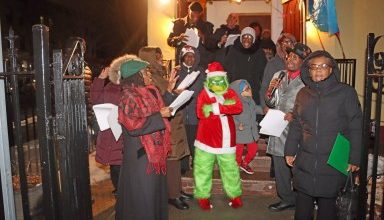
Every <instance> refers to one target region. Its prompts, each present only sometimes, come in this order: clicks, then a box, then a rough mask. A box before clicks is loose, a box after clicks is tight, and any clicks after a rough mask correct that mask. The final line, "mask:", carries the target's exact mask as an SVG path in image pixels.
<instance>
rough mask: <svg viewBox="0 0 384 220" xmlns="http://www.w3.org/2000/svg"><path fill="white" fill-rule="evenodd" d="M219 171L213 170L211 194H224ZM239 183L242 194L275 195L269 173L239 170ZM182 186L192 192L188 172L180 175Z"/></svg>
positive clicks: (192, 183) (274, 188) (191, 177)
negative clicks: (250, 172)
mask: <svg viewBox="0 0 384 220" xmlns="http://www.w3.org/2000/svg"><path fill="white" fill-rule="evenodd" d="M219 177H220V174H219V171H214V174H213V180H212V194H224V191H223V186H222V182H221V179H220V178H219ZM241 183H242V189H243V195H266V196H274V195H276V187H275V181H274V180H273V179H272V178H270V177H269V173H265V172H255V173H254V174H253V175H248V174H246V173H244V172H241ZM182 187H183V190H184V191H185V192H187V193H193V189H194V180H193V175H192V174H191V173H190V174H189V175H188V174H187V175H186V176H184V177H182Z"/></svg>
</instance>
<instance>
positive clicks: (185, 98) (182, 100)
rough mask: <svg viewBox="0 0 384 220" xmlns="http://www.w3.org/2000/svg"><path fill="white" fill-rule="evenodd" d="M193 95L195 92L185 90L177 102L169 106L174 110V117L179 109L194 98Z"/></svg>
mask: <svg viewBox="0 0 384 220" xmlns="http://www.w3.org/2000/svg"><path fill="white" fill-rule="evenodd" d="M193 93H194V91H189V90H184V91H183V92H182V93H181V94H180V95H179V96H177V98H176V99H175V101H173V102H172V103H171V104H170V105H169V107H171V108H172V116H173V115H175V113H176V111H177V109H179V108H180V107H181V106H183V105H184V104H185V103H187V102H188V101H189V100H190V99H191V98H192V95H193Z"/></svg>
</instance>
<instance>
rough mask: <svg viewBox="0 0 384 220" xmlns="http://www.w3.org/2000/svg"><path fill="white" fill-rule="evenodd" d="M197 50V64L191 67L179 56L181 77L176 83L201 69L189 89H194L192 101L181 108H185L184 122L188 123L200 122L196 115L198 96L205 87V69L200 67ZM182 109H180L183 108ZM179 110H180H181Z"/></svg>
mask: <svg viewBox="0 0 384 220" xmlns="http://www.w3.org/2000/svg"><path fill="white" fill-rule="evenodd" d="M194 51H195V64H194V65H193V66H191V67H187V66H186V65H184V64H183V62H182V61H181V54H180V56H179V59H180V71H179V72H178V75H179V79H178V82H177V84H176V88H177V86H179V84H180V83H181V82H182V81H183V80H184V78H185V77H186V76H187V75H188V74H190V73H191V72H193V71H200V74H199V76H198V77H197V79H196V81H195V82H193V84H192V85H190V86H189V87H188V88H187V89H188V90H190V91H194V92H195V93H194V94H193V96H192V98H191V100H190V101H188V102H187V103H186V104H185V105H184V106H183V107H182V108H181V109H183V110H184V112H183V113H184V114H183V115H184V123H185V124H186V125H197V123H198V122H199V121H198V119H197V116H196V101H197V96H198V95H199V93H200V92H201V90H202V89H203V87H204V80H205V75H206V74H205V71H204V69H203V68H201V67H199V65H198V64H199V62H200V53H199V51H198V50H197V49H195V48H194ZM181 109H180V110H181ZM180 110H179V111H180Z"/></svg>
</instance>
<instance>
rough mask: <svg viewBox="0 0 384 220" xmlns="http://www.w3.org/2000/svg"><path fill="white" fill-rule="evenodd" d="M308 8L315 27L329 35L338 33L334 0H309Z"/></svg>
mask: <svg viewBox="0 0 384 220" xmlns="http://www.w3.org/2000/svg"><path fill="white" fill-rule="evenodd" d="M308 9H309V15H310V18H311V20H312V22H313V23H314V25H315V26H316V28H317V29H319V30H320V31H322V32H328V33H329V34H330V35H333V34H338V33H339V25H338V23H337V15H336V7H335V0H309V1H308Z"/></svg>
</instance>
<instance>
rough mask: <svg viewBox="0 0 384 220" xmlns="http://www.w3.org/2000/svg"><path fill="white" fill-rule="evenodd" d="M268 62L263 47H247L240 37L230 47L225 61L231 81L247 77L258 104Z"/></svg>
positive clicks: (225, 67)
mask: <svg viewBox="0 0 384 220" xmlns="http://www.w3.org/2000/svg"><path fill="white" fill-rule="evenodd" d="M226 49H227V48H226ZM266 64H267V58H266V57H265V55H264V51H263V50H262V49H259V48H258V46H257V45H256V44H253V45H252V46H251V47H250V48H248V49H245V48H244V47H243V45H242V44H241V42H240V39H237V40H236V41H235V43H234V45H232V46H231V47H230V48H229V51H228V54H227V55H226V57H225V58H224V63H223V65H224V69H225V70H226V71H227V72H228V76H229V80H230V81H231V82H233V81H235V80H238V79H245V80H247V81H248V82H249V84H250V85H251V87H252V97H253V99H254V100H255V102H256V104H260V96H259V95H260V86H261V80H262V78H263V73H264V67H265V65H266Z"/></svg>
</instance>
